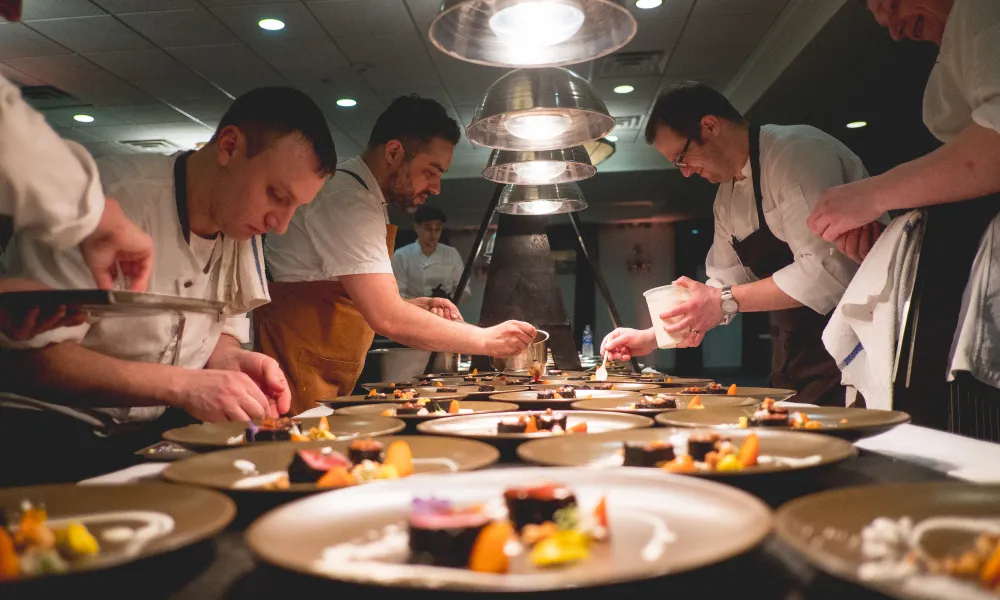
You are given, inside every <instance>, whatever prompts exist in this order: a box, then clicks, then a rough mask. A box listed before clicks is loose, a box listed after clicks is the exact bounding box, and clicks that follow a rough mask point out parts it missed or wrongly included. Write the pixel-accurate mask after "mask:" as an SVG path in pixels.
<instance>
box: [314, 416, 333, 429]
mask: <svg viewBox="0 0 1000 600" xmlns="http://www.w3.org/2000/svg"><path fill="white" fill-rule="evenodd" d="M316 429H319V430H320V431H330V422H329V421H327V420H326V416H325V415H324V416H322V417H320V418H319V425H317V426H316Z"/></svg>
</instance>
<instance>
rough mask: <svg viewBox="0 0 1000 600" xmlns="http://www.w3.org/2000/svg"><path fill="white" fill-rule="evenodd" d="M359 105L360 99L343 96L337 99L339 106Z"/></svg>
mask: <svg viewBox="0 0 1000 600" xmlns="http://www.w3.org/2000/svg"><path fill="white" fill-rule="evenodd" d="M357 105H358V101H357V100H355V99H354V98H341V99H340V100H337V106H343V107H344V108H350V107H352V106H357Z"/></svg>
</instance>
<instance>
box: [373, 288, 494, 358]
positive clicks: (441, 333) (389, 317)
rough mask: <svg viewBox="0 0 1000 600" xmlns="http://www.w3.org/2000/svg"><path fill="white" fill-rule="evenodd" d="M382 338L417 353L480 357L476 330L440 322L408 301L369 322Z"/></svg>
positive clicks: (462, 324) (477, 329) (441, 320)
mask: <svg viewBox="0 0 1000 600" xmlns="http://www.w3.org/2000/svg"><path fill="white" fill-rule="evenodd" d="M368 323H369V324H370V325H371V326H372V328H373V329H374V330H375V331H376V332H378V333H379V335H384V336H385V337H387V338H389V339H392V340H395V341H397V342H399V343H401V344H405V345H406V346H409V347H411V348H417V349H420V350H434V351H442V352H461V353H464V354H482V353H483V347H482V342H481V337H480V335H479V328H478V327H475V326H473V325H468V324H466V323H461V322H456V321H450V320H448V319H443V318H441V317H439V316H437V315H435V314H433V313H431V312H428V311H427V310H426V309H424V308H420V307H419V306H417V305H415V304H413V303H411V302H408V301H401V302H398V303H396V302H394V303H392V305H391V306H390V307H389V309H388V310H386V311H384V314H380V315H378V316H373V318H370V319H368Z"/></svg>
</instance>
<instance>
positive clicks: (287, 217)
mask: <svg viewBox="0 0 1000 600" xmlns="http://www.w3.org/2000/svg"><path fill="white" fill-rule="evenodd" d="M293 214H295V211H294V210H291V211H288V212H287V213H286V214H284V215H280V216H279V215H276V214H274V213H267V216H266V217H264V225H265V226H266V227H267V230H268V231H273V232H274V233H277V234H279V235H281V234H283V233H285V232H286V231H288V224H289V223H290V222H291V220H292V215H293Z"/></svg>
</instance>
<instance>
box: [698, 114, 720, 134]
mask: <svg viewBox="0 0 1000 600" xmlns="http://www.w3.org/2000/svg"><path fill="white" fill-rule="evenodd" d="M720 125H721V123H719V118H718V117H716V116H715V115H705V116H704V117H702V118H701V132H702V135H705V134H708V135H711V136H716V135H719V133H720Z"/></svg>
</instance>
